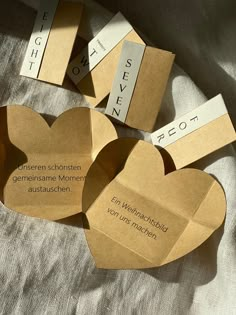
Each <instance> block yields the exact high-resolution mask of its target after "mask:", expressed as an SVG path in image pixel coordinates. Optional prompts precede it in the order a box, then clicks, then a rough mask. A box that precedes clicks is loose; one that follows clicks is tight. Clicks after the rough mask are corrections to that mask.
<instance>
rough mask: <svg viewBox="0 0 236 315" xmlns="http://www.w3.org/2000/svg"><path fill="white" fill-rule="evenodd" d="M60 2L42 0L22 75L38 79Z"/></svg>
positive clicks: (57, 0) (56, 0)
mask: <svg viewBox="0 0 236 315" xmlns="http://www.w3.org/2000/svg"><path fill="white" fill-rule="evenodd" d="M58 2H59V0H42V1H41V2H40V7H39V11H38V14H37V17H36V20H35V24H34V28H33V32H32V34H31V37H30V41H29V44H28V48H27V51H26V55H25V58H24V61H23V65H22V67H21V72H20V75H23V76H26V77H30V78H37V77H38V73H39V69H40V66H41V62H42V58H43V54H44V50H45V48H46V45H47V40H48V36H49V33H50V29H51V27H52V23H53V19H54V15H55V12H56V9H57V6H58Z"/></svg>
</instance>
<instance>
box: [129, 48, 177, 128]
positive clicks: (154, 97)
mask: <svg viewBox="0 0 236 315" xmlns="http://www.w3.org/2000/svg"><path fill="white" fill-rule="evenodd" d="M174 58H175V55H174V54H173V53H171V52H169V51H165V50H161V49H158V48H153V47H149V46H147V47H146V49H145V52H144V56H143V60H142V63H141V67H140V70H139V75H138V78H137V82H136V86H135V89H134V93H133V97H132V99H131V103H130V107H129V111H128V114H127V117H126V120H125V124H126V125H128V126H130V127H132V128H136V129H141V130H144V131H148V132H151V131H153V129H154V126H155V123H156V119H157V116H158V113H159V111H160V107H161V102H162V98H163V96H164V93H165V90H166V85H167V82H168V78H169V75H170V71H171V68H172V65H173V62H174Z"/></svg>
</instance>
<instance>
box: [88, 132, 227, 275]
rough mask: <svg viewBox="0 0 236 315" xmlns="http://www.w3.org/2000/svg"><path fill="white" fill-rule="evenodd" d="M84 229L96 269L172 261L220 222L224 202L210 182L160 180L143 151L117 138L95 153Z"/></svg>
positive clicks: (153, 155)
mask: <svg viewBox="0 0 236 315" xmlns="http://www.w3.org/2000/svg"><path fill="white" fill-rule="evenodd" d="M82 204H83V212H84V213H85V216H84V219H83V221H84V228H85V234H86V238H87V241H88V245H89V248H90V250H91V253H92V255H93V257H94V259H95V263H96V266H97V267H98V268H106V269H142V268H151V267H157V266H161V265H164V264H166V263H169V262H171V261H173V260H176V259H178V258H180V257H182V256H184V255H186V254H187V253H189V252H191V251H192V250H194V249H195V248H196V247H198V246H199V245H201V244H202V243H203V242H204V241H206V240H207V239H208V238H209V237H210V235H211V234H212V233H213V232H214V231H215V230H216V229H217V228H219V227H220V225H221V224H222V222H223V221H224V217H225V211H226V200H225V195H224V191H223V189H222V187H221V186H220V184H219V183H218V182H217V181H216V180H215V179H214V178H213V177H212V176H210V175H208V174H206V173H205V172H203V171H200V170H196V169H183V170H179V171H174V172H172V173H169V174H167V175H165V173H164V165H163V160H162V157H161V155H160V153H159V151H158V150H157V149H156V148H155V147H154V146H153V145H151V144H149V143H146V142H144V141H139V140H135V139H126V138H123V139H118V140H115V141H113V142H111V143H109V144H108V145H107V146H106V147H105V148H103V150H102V151H101V152H100V153H99V154H98V156H97V158H96V159H95V161H94V163H93V164H92V166H91V167H90V169H89V171H88V174H87V177H86V181H85V185H84V191H83V201H82Z"/></svg>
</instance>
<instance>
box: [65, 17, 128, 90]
mask: <svg viewBox="0 0 236 315" xmlns="http://www.w3.org/2000/svg"><path fill="white" fill-rule="evenodd" d="M132 29H133V27H132V26H131V25H130V23H129V22H128V21H127V20H126V19H125V18H124V16H123V15H122V14H121V13H117V15H115V16H114V17H113V19H112V20H111V21H110V22H109V23H108V24H107V25H106V26H105V27H104V28H103V29H102V31H101V32H100V33H99V34H98V35H97V36H96V37H95V38H94V39H93V40H91V41H90V42H89V44H88V46H87V47H85V48H84V49H83V50H82V52H81V53H80V54H79V55H78V56H77V57H76V58H75V59H74V60H73V61H72V62H71V63H70V64H69V66H68V70H67V73H68V75H69V77H70V78H71V80H72V81H73V82H74V83H75V84H76V85H77V84H78V83H79V82H80V81H81V80H82V79H83V78H84V77H85V76H86V75H87V74H88V73H89V72H90V71H92V70H93V69H94V68H95V67H96V65H97V64H99V63H100V62H101V60H102V59H103V58H104V57H105V56H106V55H108V54H109V52H111V51H112V49H113V48H114V47H115V46H116V45H117V44H118V43H119V42H120V41H121V40H122V39H123V38H124V37H125V36H126V35H127V34H128V33H129V32H131V31H132ZM104 79H105V78H104Z"/></svg>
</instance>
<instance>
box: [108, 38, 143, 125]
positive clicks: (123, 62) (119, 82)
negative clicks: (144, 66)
mask: <svg viewBox="0 0 236 315" xmlns="http://www.w3.org/2000/svg"><path fill="white" fill-rule="evenodd" d="M144 51H145V45H142V44H137V43H133V42H128V41H125V42H124V44H123V48H122V54H121V57H120V61H119V65H118V69H117V72H116V76H115V80H114V82H113V86H112V90H111V94H110V97H109V100H108V104H107V107H106V111H105V113H106V114H107V115H109V116H112V117H113V118H115V119H118V120H119V121H121V122H123V123H124V122H125V120H126V116H127V113H128V110H129V105H130V102H131V99H132V95H133V92H134V88H135V84H136V81H137V78H138V73H139V69H140V66H141V63H142V59H143V55H144Z"/></svg>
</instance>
